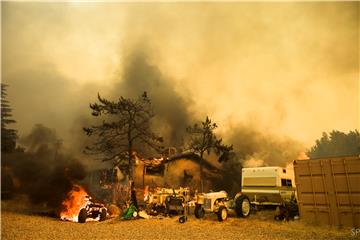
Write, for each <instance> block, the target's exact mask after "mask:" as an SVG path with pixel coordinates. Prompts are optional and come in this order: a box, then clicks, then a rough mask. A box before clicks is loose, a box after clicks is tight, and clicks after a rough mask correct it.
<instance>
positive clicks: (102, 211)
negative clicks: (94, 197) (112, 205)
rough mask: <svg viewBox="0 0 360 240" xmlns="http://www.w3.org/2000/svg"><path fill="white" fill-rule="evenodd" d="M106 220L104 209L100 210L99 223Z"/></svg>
mask: <svg viewBox="0 0 360 240" xmlns="http://www.w3.org/2000/svg"><path fill="white" fill-rule="evenodd" d="M105 219H106V209H101V211H100V219H99V221H100V222H101V221H104V220H105Z"/></svg>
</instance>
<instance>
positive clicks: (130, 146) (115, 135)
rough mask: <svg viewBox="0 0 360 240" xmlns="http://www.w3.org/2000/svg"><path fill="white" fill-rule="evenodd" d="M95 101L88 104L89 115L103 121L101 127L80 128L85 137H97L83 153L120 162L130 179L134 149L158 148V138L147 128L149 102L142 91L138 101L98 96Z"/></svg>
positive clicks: (148, 126) (132, 175) (150, 117)
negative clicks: (90, 111) (111, 99)
mask: <svg viewBox="0 0 360 240" xmlns="http://www.w3.org/2000/svg"><path fill="white" fill-rule="evenodd" d="M98 101H99V103H93V104H90V108H91V110H92V115H93V116H95V117H101V116H102V115H104V118H103V121H102V124H100V125H97V126H91V127H88V128H84V131H85V132H86V134H87V135H88V136H96V138H97V140H96V141H95V142H94V143H93V144H92V145H91V146H87V147H86V148H85V152H86V153H89V154H100V155H101V156H103V157H102V159H103V161H109V160H112V161H117V162H120V164H122V168H123V169H126V171H127V174H128V176H129V179H130V180H133V177H134V163H133V158H134V154H135V149H136V151H139V150H140V147H141V146H144V145H146V146H149V147H150V148H151V149H155V150H157V151H160V150H161V149H162V147H161V146H160V143H161V142H162V138H161V137H158V136H157V135H156V134H155V133H153V132H152V131H151V128H150V120H151V119H152V118H153V117H154V113H153V111H152V107H151V101H150V99H149V98H148V96H147V94H146V92H144V93H143V94H142V95H141V96H140V97H139V98H138V99H130V98H124V97H120V98H119V100H118V101H109V100H106V99H104V98H101V97H100V95H99V94H98Z"/></svg>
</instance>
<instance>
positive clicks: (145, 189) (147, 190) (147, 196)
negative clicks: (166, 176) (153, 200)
mask: <svg viewBox="0 0 360 240" xmlns="http://www.w3.org/2000/svg"><path fill="white" fill-rule="evenodd" d="M148 198H149V186H148V185H146V186H145V188H144V201H145V202H146V201H147V200H148Z"/></svg>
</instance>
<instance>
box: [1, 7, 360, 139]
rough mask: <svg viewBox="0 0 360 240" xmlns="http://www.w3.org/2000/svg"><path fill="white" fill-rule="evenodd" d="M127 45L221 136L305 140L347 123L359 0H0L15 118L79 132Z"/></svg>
mask: <svg viewBox="0 0 360 240" xmlns="http://www.w3.org/2000/svg"><path fill="white" fill-rule="evenodd" d="M136 51H141V52H143V53H144V56H146V57H145V60H144V61H146V64H148V65H149V66H153V67H154V68H156V69H158V70H159V73H161V77H162V79H165V80H166V81H167V83H166V84H167V86H171V87H172V88H173V89H172V90H173V91H174V93H176V94H177V95H178V96H179V97H180V98H181V99H182V100H183V102H184V103H186V110H187V111H188V113H189V114H190V115H191V116H193V119H198V118H204V116H205V115H206V114H207V115H209V116H211V117H212V118H213V119H214V120H215V121H216V122H217V123H218V125H219V126H220V127H221V128H219V130H220V131H221V132H222V133H223V134H224V135H225V136H226V133H228V132H231V131H232V130H233V129H234V128H236V127H237V126H238V125H247V126H252V127H255V128H256V129H258V130H259V131H263V132H267V133H270V134H276V135H277V136H279V137H282V136H285V137H290V138H292V139H294V140H296V141H299V142H301V143H304V144H305V146H310V145H312V144H313V143H314V140H315V139H316V138H318V137H320V136H321V133H322V132H323V131H331V130H332V129H337V130H341V131H349V130H351V129H355V128H358V124H359V96H358V91H359V2H355V3H351V2H345V3H337V2H329V3H284V2H279V3H245V2H239V3H168V4H165V3H142V4H140V3H137V4H132V3H100V2H98V3H41V2H38V3H25V2H12V3H4V2H3V3H2V81H3V82H5V83H7V84H9V85H10V87H9V90H8V95H9V96H8V98H9V100H10V101H11V105H12V107H13V109H14V110H13V114H14V118H15V119H16V120H17V124H16V125H15V126H14V127H16V128H17V129H18V130H19V134H20V135H24V134H26V133H28V132H29V131H30V130H31V128H32V126H33V125H34V124H36V123H43V124H44V125H46V126H48V127H51V128H55V129H56V130H57V132H58V134H59V135H61V136H62V137H63V138H64V139H65V140H69V141H70V140H71V138H72V136H73V135H77V134H82V130H81V127H82V126H83V123H84V122H86V123H87V122H88V119H89V118H90V111H89V108H88V105H89V103H90V102H93V101H94V100H95V99H96V95H97V92H100V93H102V94H103V95H104V96H105V97H106V96H108V97H109V96H116V95H117V94H116V93H117V92H118V93H119V94H118V95H117V96H120V95H126V93H124V91H121V89H117V88H116V87H117V86H121V85H119V83H121V82H122V81H123V76H124V72H125V70H124V69H125V67H126V65H127V64H128V61H129V57H130V56H131V55H132V54H133V53H134V52H136ZM135 69H136V68H135ZM145 75H146V74H145ZM138 81H141V80H139V79H138ZM163 83H164V82H159V83H158V84H163ZM156 87H157V85H155V86H154V87H153V88H154V89H155V88H156ZM159 87H161V86H159ZM144 90H146V89H139V94H140V93H141V92H142V91H144ZM150 97H151V96H150ZM163 101H164V102H165V101H167V99H166V98H165V97H164V99H163ZM154 107H155V109H156V106H154ZM225 138H226V137H225Z"/></svg>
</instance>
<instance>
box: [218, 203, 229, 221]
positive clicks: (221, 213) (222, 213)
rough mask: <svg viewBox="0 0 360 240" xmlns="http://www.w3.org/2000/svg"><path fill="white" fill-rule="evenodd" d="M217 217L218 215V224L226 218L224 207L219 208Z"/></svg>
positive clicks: (226, 213)
mask: <svg viewBox="0 0 360 240" xmlns="http://www.w3.org/2000/svg"><path fill="white" fill-rule="evenodd" d="M217 215H218V220H219V221H220V222H222V221H225V220H226V219H227V217H228V211H227V209H226V207H224V206H220V207H219V210H218V212H217Z"/></svg>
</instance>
